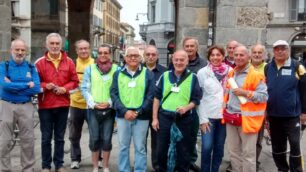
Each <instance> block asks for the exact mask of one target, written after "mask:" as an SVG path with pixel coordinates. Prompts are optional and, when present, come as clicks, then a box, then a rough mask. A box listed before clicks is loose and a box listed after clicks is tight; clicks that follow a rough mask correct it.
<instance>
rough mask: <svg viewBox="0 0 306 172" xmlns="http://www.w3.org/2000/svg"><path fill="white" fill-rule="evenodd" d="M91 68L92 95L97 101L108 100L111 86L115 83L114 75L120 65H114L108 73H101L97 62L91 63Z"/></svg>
mask: <svg viewBox="0 0 306 172" xmlns="http://www.w3.org/2000/svg"><path fill="white" fill-rule="evenodd" d="M90 68H91V95H92V97H93V99H94V101H95V102H97V103H102V102H108V100H109V99H110V87H111V85H112V83H113V75H114V73H115V72H116V70H117V68H118V66H117V65H116V64H113V65H112V69H111V70H110V71H109V72H108V73H106V74H101V73H100V71H99V70H98V67H97V64H92V65H90Z"/></svg>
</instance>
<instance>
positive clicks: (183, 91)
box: [162, 71, 192, 112]
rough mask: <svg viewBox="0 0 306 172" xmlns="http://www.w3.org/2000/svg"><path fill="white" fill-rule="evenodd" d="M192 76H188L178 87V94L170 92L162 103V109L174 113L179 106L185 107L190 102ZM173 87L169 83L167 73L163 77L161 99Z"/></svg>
mask: <svg viewBox="0 0 306 172" xmlns="http://www.w3.org/2000/svg"><path fill="white" fill-rule="evenodd" d="M191 84H192V74H191V75H189V76H188V77H187V78H186V79H185V80H184V81H183V82H182V83H181V84H180V85H179V92H178V93H177V92H172V93H171V94H170V95H169V96H168V97H167V99H166V100H165V101H164V102H162V108H163V109H164V110H167V111H171V112H175V111H176V109H177V108H178V107H180V106H186V105H188V104H189V102H190V96H191ZM173 86H174V84H172V83H171V82H170V78H169V71H167V72H165V73H164V77H163V98H164V97H165V96H166V95H167V94H168V93H169V92H170V91H171V88H172V87H173Z"/></svg>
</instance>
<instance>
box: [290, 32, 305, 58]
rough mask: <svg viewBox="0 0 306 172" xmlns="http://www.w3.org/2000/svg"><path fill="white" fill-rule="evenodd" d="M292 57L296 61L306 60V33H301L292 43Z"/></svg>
mask: <svg viewBox="0 0 306 172" xmlns="http://www.w3.org/2000/svg"><path fill="white" fill-rule="evenodd" d="M291 57H292V58H294V59H296V60H299V61H301V60H303V59H306V33H303V32H302V33H299V34H297V35H296V36H295V37H293V39H292V41H291Z"/></svg>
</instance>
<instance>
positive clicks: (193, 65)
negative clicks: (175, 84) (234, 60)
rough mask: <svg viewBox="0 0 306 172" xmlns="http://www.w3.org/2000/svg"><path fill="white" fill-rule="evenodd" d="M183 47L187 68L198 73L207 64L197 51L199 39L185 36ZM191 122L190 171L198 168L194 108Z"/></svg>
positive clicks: (197, 119)
mask: <svg viewBox="0 0 306 172" xmlns="http://www.w3.org/2000/svg"><path fill="white" fill-rule="evenodd" d="M183 49H184V50H185V51H186V52H187V55H188V65H187V69H189V70H190V71H191V72H193V73H195V74H196V73H198V71H199V70H200V69H201V68H202V67H204V66H206V65H207V61H206V59H204V58H203V57H201V56H200V55H199V53H198V50H199V41H198V40H197V39H195V38H192V37H186V38H184V39H183ZM192 115H193V116H194V118H193V123H192V132H191V139H192V142H191V144H190V146H192V150H191V158H190V169H191V170H192V171H195V172H198V171H200V168H199V167H198V166H197V165H196V164H195V162H196V161H197V158H198V153H197V149H196V144H197V135H198V130H199V117H198V114H197V112H196V111H195V110H193V111H192Z"/></svg>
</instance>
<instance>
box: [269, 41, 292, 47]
mask: <svg viewBox="0 0 306 172" xmlns="http://www.w3.org/2000/svg"><path fill="white" fill-rule="evenodd" d="M279 45H285V46H287V47H289V44H288V42H287V41H284V40H278V41H276V42H274V44H273V48H274V47H277V46H279Z"/></svg>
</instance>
